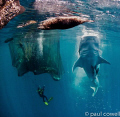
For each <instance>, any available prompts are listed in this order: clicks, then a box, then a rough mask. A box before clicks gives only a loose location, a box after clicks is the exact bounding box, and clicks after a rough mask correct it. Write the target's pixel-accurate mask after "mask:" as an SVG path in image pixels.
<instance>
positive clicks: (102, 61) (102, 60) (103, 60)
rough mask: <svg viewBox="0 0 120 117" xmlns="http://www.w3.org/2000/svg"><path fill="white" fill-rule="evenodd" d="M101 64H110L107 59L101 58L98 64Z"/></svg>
mask: <svg viewBox="0 0 120 117" xmlns="http://www.w3.org/2000/svg"><path fill="white" fill-rule="evenodd" d="M101 63H106V64H110V63H109V62H108V61H106V60H105V59H103V58H101V57H99V59H98V64H101Z"/></svg>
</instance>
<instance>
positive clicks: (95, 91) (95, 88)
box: [90, 87, 98, 97]
mask: <svg viewBox="0 0 120 117" xmlns="http://www.w3.org/2000/svg"><path fill="white" fill-rule="evenodd" d="M90 88H91V89H93V91H94V92H93V94H92V96H93V97H94V96H95V94H96V93H97V91H98V87H90Z"/></svg>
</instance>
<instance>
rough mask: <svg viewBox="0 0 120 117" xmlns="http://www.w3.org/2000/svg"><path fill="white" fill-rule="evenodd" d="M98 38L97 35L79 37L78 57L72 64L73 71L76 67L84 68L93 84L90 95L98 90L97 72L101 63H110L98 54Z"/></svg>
mask: <svg viewBox="0 0 120 117" xmlns="http://www.w3.org/2000/svg"><path fill="white" fill-rule="evenodd" d="M99 45H100V40H99V39H98V37H97V36H84V37H82V38H81V41H80V46H79V55H80V58H79V59H78V60H77V61H76V63H75V64H74V66H73V71H74V70H75V68H76V67H81V68H83V69H84V71H85V73H86V74H87V76H88V78H89V79H90V80H91V82H92V84H93V86H91V89H93V91H94V92H93V94H92V96H95V94H96V93H97V91H98V88H99V86H100V85H99V79H98V72H99V68H100V64H101V63H106V64H110V63H109V62H108V61H107V60H105V59H103V58H102V57H101V56H100V49H99Z"/></svg>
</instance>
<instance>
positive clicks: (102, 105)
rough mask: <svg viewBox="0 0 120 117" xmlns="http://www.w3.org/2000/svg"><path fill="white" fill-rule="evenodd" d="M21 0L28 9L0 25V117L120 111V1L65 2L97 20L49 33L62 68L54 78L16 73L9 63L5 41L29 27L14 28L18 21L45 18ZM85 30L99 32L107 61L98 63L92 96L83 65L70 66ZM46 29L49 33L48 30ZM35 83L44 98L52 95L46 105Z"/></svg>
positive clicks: (71, 116) (63, 116) (56, 116)
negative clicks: (56, 45)
mask: <svg viewBox="0 0 120 117" xmlns="http://www.w3.org/2000/svg"><path fill="white" fill-rule="evenodd" d="M20 2H21V4H22V5H23V6H25V8H26V12H25V13H23V14H21V15H19V16H17V17H15V18H14V19H13V20H11V21H10V22H9V23H8V25H7V26H5V27H4V28H3V29H2V30H0V117H85V116H88V117H90V116H91V117H92V116H97V114H98V116H101V117H102V116H110V113H113V115H111V116H115V115H114V114H115V113H117V116H120V114H119V111H120V89H119V85H120V80H119V78H120V76H119V73H120V63H119V60H120V46H119V45H120V40H119V38H120V33H119V32H120V22H119V18H120V1H119V0H114V1H113V0H106V1H105V0H98V1H96V0H85V1H83V0H81V1H76V0H73V1H69V2H72V3H73V4H74V7H73V8H71V10H74V11H77V12H80V13H82V14H84V15H85V16H84V17H88V18H89V19H92V20H94V21H95V22H94V23H85V24H82V25H79V26H76V27H74V28H71V29H67V30H56V32H54V33H56V35H55V37H54V35H52V37H51V38H56V37H57V36H58V38H59V41H60V55H61V59H62V64H63V67H64V74H63V75H62V76H61V80H60V81H55V80H53V78H52V77H51V76H50V74H47V73H44V74H40V75H34V74H33V73H32V72H28V73H26V74H24V75H23V76H21V77H19V76H18V73H17V69H16V68H15V67H13V66H12V59H11V55H10V50H9V44H8V43H7V44H6V43H4V41H5V40H6V39H8V38H11V37H14V36H15V35H17V34H18V38H19V36H21V35H24V32H26V31H28V30H30V29H28V28H29V27H28V28H27V27H25V28H24V29H20V30H17V29H16V26H17V25H18V22H24V21H27V20H30V19H34V20H38V21H42V20H43V19H45V17H44V14H42V15H41V14H37V13H36V10H34V9H33V7H32V5H30V3H31V2H33V1H32V0H29V1H28V0H21V1H20ZM30 8H31V9H32V10H31V9H30ZM29 10H30V11H31V12H29ZM34 31H36V28H35V27H34ZM40 32H41V31H38V33H40ZM87 32H91V33H92V34H95V33H96V34H97V35H98V36H99V38H100V41H101V42H100V50H101V56H102V57H103V58H105V59H106V60H108V61H109V62H110V63H111V65H106V64H101V66H100V72H99V81H100V88H99V89H98V92H97V94H96V95H95V96H94V97H92V92H93V91H92V89H90V81H89V78H88V77H87V76H86V74H85V72H84V70H83V69H82V68H77V69H76V70H75V71H74V72H72V67H73V65H74V63H75V61H76V60H77V59H78V58H79V53H78V50H79V43H80V38H81V36H83V35H84V34H86V33H87ZM47 34H48V35H49V36H51V35H50V34H51V33H50V32H49V31H47ZM16 51H17V50H16ZM53 56H54V54H53ZM39 85H40V86H43V85H45V92H44V93H45V95H46V96H47V97H48V98H50V97H53V100H52V101H51V102H50V103H49V105H48V106H46V105H45V104H44V103H43V101H42V98H41V97H40V96H39V95H38V93H37V88H38V86H39Z"/></svg>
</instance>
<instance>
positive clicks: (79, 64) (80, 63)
mask: <svg viewBox="0 0 120 117" xmlns="http://www.w3.org/2000/svg"><path fill="white" fill-rule="evenodd" d="M76 67H81V68H82V58H79V59H78V60H77V62H76V63H75V64H74V66H73V71H74V70H75V68H76Z"/></svg>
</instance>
